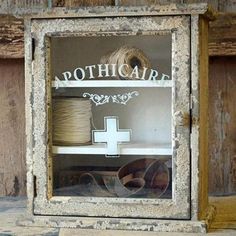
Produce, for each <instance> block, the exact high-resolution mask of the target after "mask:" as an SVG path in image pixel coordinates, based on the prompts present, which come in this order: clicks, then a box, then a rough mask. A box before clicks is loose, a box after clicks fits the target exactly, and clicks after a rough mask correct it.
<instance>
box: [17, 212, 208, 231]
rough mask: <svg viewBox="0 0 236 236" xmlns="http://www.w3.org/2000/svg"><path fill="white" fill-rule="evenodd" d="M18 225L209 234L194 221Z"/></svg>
mask: <svg viewBox="0 0 236 236" xmlns="http://www.w3.org/2000/svg"><path fill="white" fill-rule="evenodd" d="M17 224H18V225H20V226H38V227H44V226H47V227H54V228H78V229H98V230H133V231H157V232H189V233H190V232H194V233H206V232H207V224H206V223H205V222H204V221H192V220H159V219H158V220H154V219H125V218H94V217H65V216H26V217H25V218H24V219H21V220H19V221H18V222H17Z"/></svg>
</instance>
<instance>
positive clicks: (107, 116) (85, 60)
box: [51, 34, 172, 198]
mask: <svg viewBox="0 0 236 236" xmlns="http://www.w3.org/2000/svg"><path fill="white" fill-rule="evenodd" d="M51 68H52V128H53V129H52V130H53V134H52V137H53V140H52V141H53V148H52V150H53V194H54V195H56V196H93V197H142V198H171V197H172V180H171V179H172V80H171V35H170V34H168V35H154V34H149V35H126V36H111V35H110V36H108V35H101V36H89V37H85V36H83V37H82V36H80V37H52V38H51Z"/></svg>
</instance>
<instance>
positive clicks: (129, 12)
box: [14, 3, 215, 20]
mask: <svg viewBox="0 0 236 236" xmlns="http://www.w3.org/2000/svg"><path fill="white" fill-rule="evenodd" d="M14 15H20V14H19V12H18V13H17V12H15V13H14ZM174 15H204V16H205V17H206V18H207V19H208V20H213V19H214V18H215V11H214V10H213V8H212V7H211V6H210V5H208V4H207V3H198V4H168V5H150V6H97V7H80V8H70V9H68V8H64V7H55V8H47V9H42V10H39V11H38V12H36V13H32V12H25V13H24V18H25V19H26V20H34V19H50V18H51V19H53V18H92V17H122V16H125V17H129V16H130V17H138V16H174Z"/></svg>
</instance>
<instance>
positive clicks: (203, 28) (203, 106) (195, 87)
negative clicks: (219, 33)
mask: <svg viewBox="0 0 236 236" xmlns="http://www.w3.org/2000/svg"><path fill="white" fill-rule="evenodd" d="M191 19H192V21H191V23H192V28H191V43H192V47H191V51H192V58H191V59H192V98H191V99H192V130H191V133H192V135H191V149H192V162H191V164H192V184H191V187H192V190H191V194H192V196H191V199H192V219H195V220H197V219H200V218H203V217H204V214H205V213H204V212H205V210H206V209H207V206H208V140H207V137H208V48H207V43H208V22H207V21H206V20H205V19H204V18H202V17H198V16H192V18H191Z"/></svg>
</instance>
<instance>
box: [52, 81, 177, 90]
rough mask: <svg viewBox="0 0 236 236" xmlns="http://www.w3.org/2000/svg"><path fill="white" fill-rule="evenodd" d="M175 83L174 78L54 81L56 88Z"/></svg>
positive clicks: (170, 84)
mask: <svg viewBox="0 0 236 236" xmlns="http://www.w3.org/2000/svg"><path fill="white" fill-rule="evenodd" d="M172 85H173V82H172V80H156V81H150V80H83V81H77V80H74V81H72V80H70V81H67V82H66V83H65V82H64V81H60V82H56V81H53V82H52V87H54V88H56V87H57V88H65V87H67V88H78V87H81V88H93V87H102V88H104V87H134V88H136V87H169V88H171V87H172Z"/></svg>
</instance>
